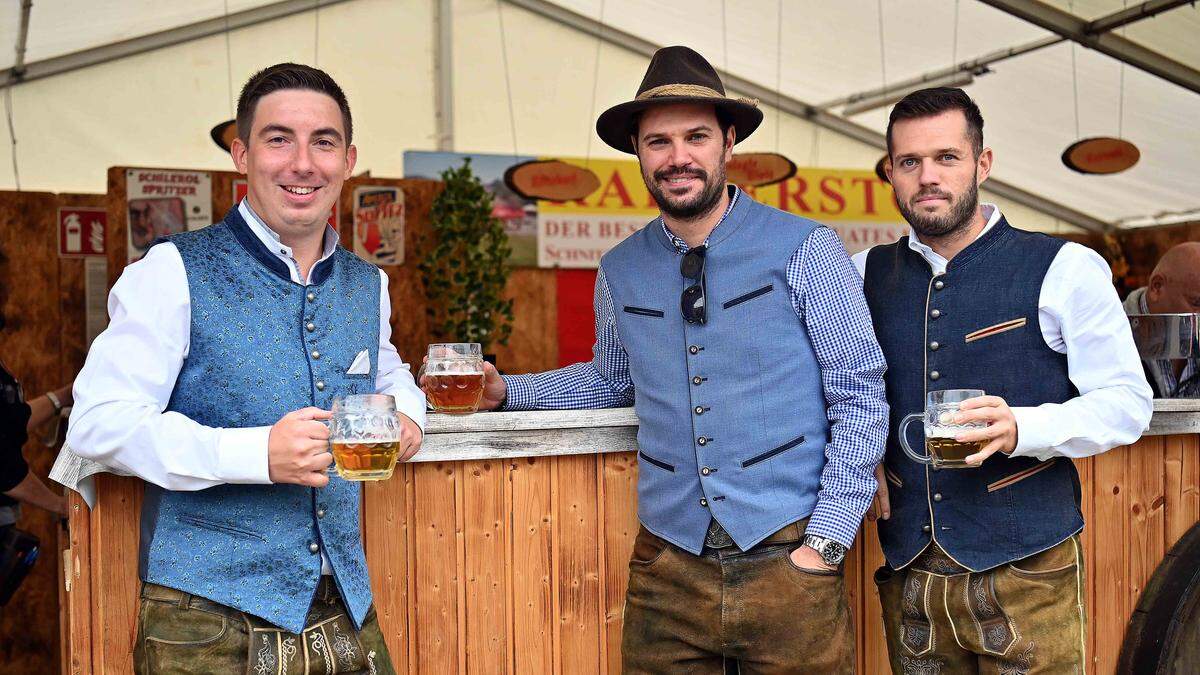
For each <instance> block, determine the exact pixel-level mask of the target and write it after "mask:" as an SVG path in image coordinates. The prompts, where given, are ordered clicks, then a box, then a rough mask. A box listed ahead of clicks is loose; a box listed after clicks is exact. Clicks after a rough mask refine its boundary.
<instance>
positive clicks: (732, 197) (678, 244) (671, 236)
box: [658, 185, 742, 253]
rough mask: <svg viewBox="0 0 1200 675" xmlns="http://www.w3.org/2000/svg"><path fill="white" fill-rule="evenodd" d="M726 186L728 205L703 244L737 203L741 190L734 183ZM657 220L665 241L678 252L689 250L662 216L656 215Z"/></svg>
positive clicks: (705, 242) (706, 242) (706, 244)
mask: <svg viewBox="0 0 1200 675" xmlns="http://www.w3.org/2000/svg"><path fill="white" fill-rule="evenodd" d="M728 188H729V205H728V206H726V207H725V213H723V214H721V219H720V220H718V221H717V224H716V225H715V226H713V229H712V232H709V233H708V236H707V237H705V238H704V244H703V246H706V247H707V246H708V242H709V240H710V239H712V236H713V234H715V233H716V232H717V228H718V227H720V226H721V223H723V222H725V219H726V218H728V217H729V214H730V213H733V207H734V206H736V205H737V201H738V195H740V194H741V193H742V191H741V190H739V189H738V188H737V186H736V185H729V186H728ZM658 222H659V225H661V226H662V231H663V234H665V235H667V241H669V242H671V245H673V246H674V247H675V250H676V251H678V252H680V253H687V252H688V250H689V246H688V245H687V242H686V241H684V240H682V239H680V238H679V237H676V236H675V233H674V232H671V228H669V227H667V222H666V221H665V220H663V217H662V216H659V217H658Z"/></svg>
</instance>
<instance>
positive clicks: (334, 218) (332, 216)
mask: <svg viewBox="0 0 1200 675" xmlns="http://www.w3.org/2000/svg"><path fill="white" fill-rule="evenodd" d="M249 191H250V188H249V187H247V185H246V181H245V180H243V179H241V178H238V179H237V180H235V181H233V203H232V204H230V206H237V205H238V204H241V203H242V200H243V199H245V198H246V193H247V192H249ZM341 206H342V200H341V198H340V197H339V198H338V199H337V201H335V202H334V203H333V209H332V210H331V211H330V212H329V220H328V221H326V222H328V223H329V225H330V227H332V228H333V229H334V230H337V229H338V222H339V221H340V220H341V219H340V218H339V217H338V213H340V212H341V210H342V209H341Z"/></svg>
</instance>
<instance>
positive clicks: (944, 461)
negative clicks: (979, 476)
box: [899, 389, 987, 469]
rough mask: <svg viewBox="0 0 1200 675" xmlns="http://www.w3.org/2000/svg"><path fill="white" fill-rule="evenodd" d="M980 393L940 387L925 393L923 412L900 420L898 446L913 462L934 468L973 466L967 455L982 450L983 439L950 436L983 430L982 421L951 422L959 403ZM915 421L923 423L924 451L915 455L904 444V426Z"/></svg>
mask: <svg viewBox="0 0 1200 675" xmlns="http://www.w3.org/2000/svg"><path fill="white" fill-rule="evenodd" d="M977 396H983V391H982V390H980V389H944V390H941V391H931V392H929V393H928V394H926V396H925V412H924V413H913V414H911V415H907V416H906V417H905V418H904V419H903V420H901V421H900V429H899V434H900V447H902V448H904V453H905V454H906V455H908V456H909V457H911V458H912V460H913V461H914V462H920V463H921V464H929V465H931V466H933V468H935V469H973V468H975V465H971V464H967V462H966V459H967V457H968V456H970V455H973V454H975V453H977V452H979V451H980V450H982V449H983V446H984V445H986V444H987V443H986V441H972V442H970V443H962V442H959V441H956V440H954V437H955V436H957V435H959V434H961V433H963V432H964V431H970V430H972V429H983V428H985V427H986V426H987V423H986V422H967V423H965V424H954V423H953V422H951V420H952V419H954V416H955V415H956V414H957V413H958V411H959V406H960V405H961V404H962V402H963V401H965V400H967V399H969V398H975V397H977ZM915 420H924V422H925V451H926V453H928V454H925V455H919V454H917V453H916V452H915V451H913V449H912V446H910V445H909V444H908V437H907V435H906V432H907V431H908V425H909V424H910V423H911V422H913V421H915Z"/></svg>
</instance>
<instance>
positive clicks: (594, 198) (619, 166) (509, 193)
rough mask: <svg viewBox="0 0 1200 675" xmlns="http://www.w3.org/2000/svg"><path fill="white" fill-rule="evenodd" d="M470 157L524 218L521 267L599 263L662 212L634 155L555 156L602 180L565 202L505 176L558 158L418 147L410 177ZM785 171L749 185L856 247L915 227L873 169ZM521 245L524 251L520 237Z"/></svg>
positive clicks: (498, 206) (499, 205) (408, 163)
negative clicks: (515, 186) (533, 193)
mask: <svg viewBox="0 0 1200 675" xmlns="http://www.w3.org/2000/svg"><path fill="white" fill-rule="evenodd" d="M466 157H470V158H471V167H472V169H474V170H475V172H476V174H477V175H479V176H480V179H481V180H482V182H483V184H484V187H485V188H487V189H488V191H489V192H491V194H492V196H493V199H494V200H495V202H494V206H493V214H495V215H497V217H502V218H503V217H504V216H503V215H501V214H505V215H508V217H509V218H510V219H511V221H519V223H520V225H519V227H516V226H513V225H512V224H511V221H510V220H509V219H506V220H505V229H506V230H507V231H509V233H510V239H511V238H512V237H513V234H514V233H517V232H519V233H520V235H521V236H523V238H522V239H519V241H521V242H523V243H524V246H525V247H526V248H525V250H524V252H523V256H521V257H518V256H517V255H516V254H515V253H514V256H513V258H512V259H511V263H512V264H513V265H515V266H527V265H533V264H536V266H538V267H547V268H596V267H597V266H599V264H600V258H601V256H603V255H604V254H605V253H606V252H607V251H608V250H609V249H611V248H612V247H613V246H615V245H616V244H617V243H618V242H620V241H621V240H622V239H624V238H625V237H627V236H629V235H630V234H632V233H633V232H636V231H637V230H639V229H641V228H642V227H644V226H645V225H646V224H647V223H648V222H650V221H652V220H653V219H654V218H656V217H657V216H658V206H657V204H655V203H654V199H653V197H651V195H650V191H649V190H647V189H646V184H645V183H644V182H643V180H642V173H641V167H640V166H639V165H638V163H637V162H636V161H632V160H609V159H590V160H588V159H584V158H579V157H577V158H570V157H560V158H555V159H557V160H558V162H559V163H565V164H569V165H574V166H577V167H579V168H581V169H586V170H587V171H589V172H590V173H591V174H594V175H595V177H596V179H597V180H598V187H596V188H595V189H594V190H593V191H592V192H591V193H590V194H588V195H587V196H584V197H582V198H578V199H568V200H565V201H550V200H544V199H537V200H534V199H522V197H521V196H520V195H519V194H517V193H516V192H514V191H513V190H512V189H511V188H509V187H508V186H507V185H505V183H504V181H503V176H504V174H505V172H506V171H508V169H509V168H510V167H513V166H516V165H519V164H522V163H527V162H530V161H533V160H538V159H540V160H548V159H551V158H537V157H519V156H518V157H514V156H513V155H480V154H469V155H468V154H460V153H444V152H415V151H410V152H406V153H404V172H405V176H406V177H408V178H432V179H437V178H438V174H439V173H440V171H442V170H444V169H446V168H448V167H451V166H459V165H461V164H462V161H463V159H464V158H466ZM735 159H736V156H735ZM730 175H731V176H732V175H734V174H733V173H732V172H731V174H730ZM782 175H786V176H787V177H786V178H785V179H783V180H782V181H780V182H777V183H774V184H771V185H764V186H760V187H755V186H754V185H743V186H741V188H742V189H743V190H744V191H745V192H746V194H748V195H749V196H751V197H752V198H754V199H755V200H757V201H759V202H762V203H764V204H766V205H768V206H772V207H774V208H777V209H780V210H783V211H787V212H790V213H795V214H797V215H800V216H804V217H807V218H812V219H813V220H816V221H819V222H821V223H824V224H825V225H828V226H829V227H830V228H832V229H833V230H834V231H835V232H837V233H838V235H839V236H840V237H841V239H842V242H843V244H844V245H845V246H846V250H847V251H848V252H850V253H851V254H853V253H857V252H858V251H861V250H863V249H866V248H869V247H871V246H874V245H876V244H886V243H890V242H893V241H895V240H897V239H899V238H900V237H901V236H903V235H904V234H905V233H906V232H907V224H906V223H905V221H904V217H903V216H901V215H900V212H899V211H898V210H897V209H896V204H895V202H894V201H893V199H892V192H891V186H890V185H888V184H887V183H884V182H883V181H882V180H880V179H879V177H878V176H876V175H875V173H874V172H873V171H869V170H868V171H859V170H852V169H826V168H805V167H794V166H789V167H788V171H786V172H784V173H783V174H782ZM517 207H519V209H520V210H519V211H517V210H516V208H517ZM530 231H532V236H530V235H529V232H530ZM513 248H514V252H515V251H517V249H518V244H517V243H516V241H514V243H513Z"/></svg>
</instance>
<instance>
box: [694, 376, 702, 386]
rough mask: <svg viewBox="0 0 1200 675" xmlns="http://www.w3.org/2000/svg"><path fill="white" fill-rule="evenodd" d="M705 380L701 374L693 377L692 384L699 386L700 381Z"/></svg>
mask: <svg viewBox="0 0 1200 675" xmlns="http://www.w3.org/2000/svg"><path fill="white" fill-rule="evenodd" d="M703 381H704V380H702V379H700V376H699V375H697V376H695V377H693V378H692V384H694V385H696V386H697V387H698V386H700V383H701V382H703Z"/></svg>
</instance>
